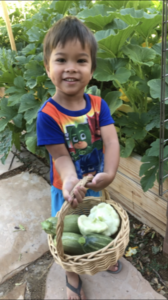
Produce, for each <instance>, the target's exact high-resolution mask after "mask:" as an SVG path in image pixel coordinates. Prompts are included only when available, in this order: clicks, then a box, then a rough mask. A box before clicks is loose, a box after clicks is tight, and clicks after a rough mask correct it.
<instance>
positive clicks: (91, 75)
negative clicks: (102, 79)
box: [90, 71, 94, 80]
mask: <svg viewBox="0 0 168 300" xmlns="http://www.w3.org/2000/svg"><path fill="white" fill-rule="evenodd" d="M93 73H94V71H92V72H91V74H90V80H91V79H92V77H93Z"/></svg>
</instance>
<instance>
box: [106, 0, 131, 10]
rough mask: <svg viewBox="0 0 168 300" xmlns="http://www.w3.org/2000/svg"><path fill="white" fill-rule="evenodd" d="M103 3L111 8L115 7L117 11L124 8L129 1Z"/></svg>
mask: <svg viewBox="0 0 168 300" xmlns="http://www.w3.org/2000/svg"><path fill="white" fill-rule="evenodd" d="M102 2H106V3H107V4H108V5H109V6H111V7H114V8H116V9H120V8H122V7H124V6H125V5H126V4H127V2H129V0H120V1H118V0H117V1H104V0H103V1H102Z"/></svg>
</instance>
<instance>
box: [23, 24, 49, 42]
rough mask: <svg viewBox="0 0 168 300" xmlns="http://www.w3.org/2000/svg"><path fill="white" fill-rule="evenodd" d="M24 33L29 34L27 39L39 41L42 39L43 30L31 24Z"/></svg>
mask: <svg viewBox="0 0 168 300" xmlns="http://www.w3.org/2000/svg"><path fill="white" fill-rule="evenodd" d="M26 34H27V35H28V36H29V41H30V42H31V43H32V42H36V43H40V42H42V40H43V37H44V34H45V32H43V31H42V30H40V28H39V27H36V26H33V27H32V28H31V29H29V30H28V31H27V32H26Z"/></svg>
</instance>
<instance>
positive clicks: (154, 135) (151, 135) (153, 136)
mask: <svg viewBox="0 0 168 300" xmlns="http://www.w3.org/2000/svg"><path fill="white" fill-rule="evenodd" d="M146 131H147V130H146ZM147 134H149V135H151V136H152V137H154V138H155V139H156V140H157V139H158V137H157V136H155V135H154V134H152V133H150V132H149V131H147Z"/></svg>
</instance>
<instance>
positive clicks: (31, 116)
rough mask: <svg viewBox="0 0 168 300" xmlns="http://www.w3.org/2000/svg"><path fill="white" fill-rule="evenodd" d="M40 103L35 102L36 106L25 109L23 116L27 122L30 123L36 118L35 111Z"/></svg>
mask: <svg viewBox="0 0 168 300" xmlns="http://www.w3.org/2000/svg"><path fill="white" fill-rule="evenodd" d="M40 106H41V103H40V102H39V103H37V105H36V107H34V108H31V109H29V110H27V111H26V112H25V114H24V118H25V120H26V121H27V123H28V124H32V122H33V120H34V119H36V118H37V112H38V110H39V109H40Z"/></svg>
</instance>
